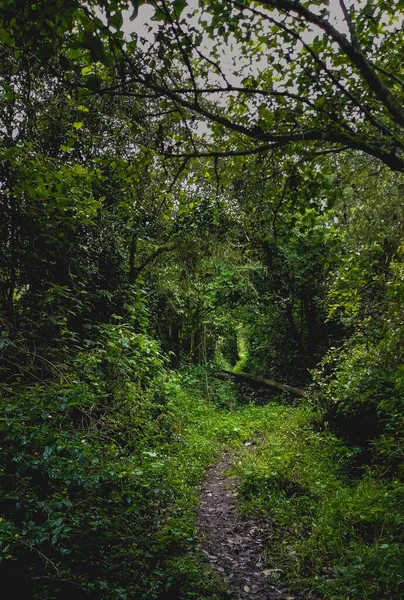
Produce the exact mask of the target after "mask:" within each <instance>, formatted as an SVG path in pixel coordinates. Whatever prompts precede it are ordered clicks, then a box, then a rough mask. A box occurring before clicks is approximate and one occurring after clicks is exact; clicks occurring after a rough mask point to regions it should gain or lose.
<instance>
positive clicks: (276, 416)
mask: <svg viewBox="0 0 404 600" xmlns="http://www.w3.org/2000/svg"><path fill="white" fill-rule="evenodd" d="M316 419H317V417H316V415H315V414H314V413H312V412H311V411H310V410H306V409H303V408H297V409H296V408H290V407H281V406H267V407H264V408H263V409H262V410H261V412H260V420H261V421H266V424H267V426H266V428H265V436H264V437H261V438H260V439H259V444H258V445H257V446H256V447H255V448H252V449H248V450H247V451H246V452H244V453H243V454H242V455H241V457H240V461H239V462H238V464H237V472H238V474H239V476H240V477H241V482H242V483H241V490H240V499H241V504H242V509H243V511H244V512H245V513H247V514H251V513H258V514H263V515H267V516H268V518H269V519H271V521H272V522H273V534H272V536H271V538H270V539H269V540H268V550H267V556H266V562H267V567H268V569H270V570H271V572H272V573H275V574H278V575H279V576H282V577H283V578H286V579H287V580H289V582H291V584H292V586H293V587H294V588H295V589H306V590H307V593H308V594H310V593H313V594H315V597H316V598H318V597H319V596H320V597H323V598H327V599H329V600H337V599H338V600H340V599H341V598H344V599H347V600H348V599H349V600H354V599H355V600H365V599H366V600H376V599H380V598H386V599H387V598H389V599H392V598H395V599H396V598H397V599H398V598H403V597H404V549H403V548H404V545H403V542H404V527H403V526H404V500H403V498H404V485H403V483H402V482H401V481H399V480H398V479H393V480H389V481H387V480H383V479H380V478H377V477H376V476H375V475H374V474H372V471H371V470H370V469H369V470H368V471H367V472H366V473H365V475H364V476H363V477H361V478H358V479H356V480H355V479H354V480H352V479H351V478H350V477H348V473H347V470H346V465H348V464H349V462H350V459H351V458H352V454H353V453H354V452H355V450H353V449H350V448H348V447H345V446H343V445H342V443H341V442H340V441H339V440H338V439H337V438H336V437H335V436H333V435H332V434H330V433H328V432H326V431H325V432H324V431H318V427H316Z"/></svg>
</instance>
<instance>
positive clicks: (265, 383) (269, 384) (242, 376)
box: [215, 369, 305, 398]
mask: <svg viewBox="0 0 404 600" xmlns="http://www.w3.org/2000/svg"><path fill="white" fill-rule="evenodd" d="M215 377H217V378H218V379H228V378H229V377H231V378H233V379H235V380H236V381H241V382H243V383H250V384H252V385H260V386H261V387H264V388H269V389H271V390H277V391H279V392H286V393H288V394H291V395H292V396H299V397H300V398H302V397H303V396H304V395H305V391H304V390H302V389H301V388H297V387H293V386H290V385H286V384H284V383H278V382H277V381H273V380H272V379H265V378H264V377H257V376H256V375H249V374H248V373H243V372H242V371H239V372H238V373H236V372H235V371H227V369H222V370H221V371H216V372H215Z"/></svg>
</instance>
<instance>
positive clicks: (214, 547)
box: [197, 455, 302, 600]
mask: <svg viewBox="0 0 404 600" xmlns="http://www.w3.org/2000/svg"><path fill="white" fill-rule="evenodd" d="M232 461H233V457H231V456H229V455H224V456H223V457H222V458H221V460H220V461H219V462H218V463H217V464H216V465H215V466H214V467H212V468H211V469H210V470H209V472H208V475H207V477H206V479H205V483H204V485H203V487H202V492H201V503H200V506H199V509H198V519H197V527H198V530H199V533H200V537H201V544H202V552H203V553H204V555H205V557H206V558H207V560H208V561H209V562H210V563H211V565H212V567H213V568H214V569H215V570H216V571H218V572H219V573H220V574H221V575H222V577H223V579H224V580H225V581H227V582H228V583H229V585H230V587H231V590H232V592H233V593H234V596H235V598H237V599H239V600H247V599H251V600H301V599H302V596H297V595H296V594H290V593H288V591H287V587H286V585H284V584H283V583H282V582H281V581H279V580H278V578H279V575H280V574H279V572H277V571H276V569H275V570H274V569H265V566H264V564H263V551H264V544H265V539H266V538H267V537H268V536H270V533H271V530H270V524H269V523H268V522H267V521H266V520H263V519H255V518H254V519H253V518H248V519H245V518H243V517H242V516H241V514H240V512H239V511H238V508H237V503H236V497H237V489H238V486H239V481H238V480H237V478H235V477H230V476H229V475H228V471H229V468H230V466H231V464H232Z"/></svg>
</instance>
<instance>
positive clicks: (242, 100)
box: [0, 0, 404, 171]
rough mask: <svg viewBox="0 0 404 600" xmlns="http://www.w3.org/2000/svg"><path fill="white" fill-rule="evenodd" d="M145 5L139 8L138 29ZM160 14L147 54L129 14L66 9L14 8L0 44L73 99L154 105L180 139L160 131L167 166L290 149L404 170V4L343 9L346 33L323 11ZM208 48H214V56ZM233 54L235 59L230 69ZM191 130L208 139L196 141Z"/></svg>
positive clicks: (91, 6) (168, 5) (161, 7)
mask: <svg viewBox="0 0 404 600" xmlns="http://www.w3.org/2000/svg"><path fill="white" fill-rule="evenodd" d="M142 3H143V2H139V1H136V2H133V3H132V6H133V10H134V15H133V16H134V17H136V14H137V10H138V8H139V5H141V4H142ZM153 6H154V7H155V18H156V20H157V21H158V27H157V30H156V31H157V32H156V37H155V39H154V40H153V43H151V44H150V47H147V48H146V49H142V45H141V44H140V43H137V42H138V39H137V38H138V36H136V35H134V36H132V38H131V39H130V38H128V36H127V35H126V38H125V35H124V29H123V12H124V8H125V4H123V3H120V2H116V1H115V2H109V3H108V5H107V7H105V6H104V5H103V3H101V2H93V3H88V4H86V5H84V4H79V5H78V6H77V5H76V4H75V3H73V2H70V3H69V2H68V3H63V9H61V10H60V15H58V17H57V19H56V20H55V22H54V23H52V22H51V21H50V19H49V18H48V17H49V14H48V13H49V10H50V9H49V6H47V7H46V6H45V7H44V6H43V5H41V4H37V5H35V7H31V8H27V7H26V6H23V7H22V8H21V7H20V6H18V7H17V11H16V13H14V12H13V11H12V10H11V7H10V8H9V9H8V12H6V11H4V10H3V15H2V17H3V28H2V31H1V32H0V35H1V38H2V40H3V43H5V44H7V45H8V46H9V47H10V48H12V49H13V51H14V54H15V55H17V56H19V55H21V52H25V53H27V51H28V49H29V51H30V52H32V53H34V54H35V53H36V54H37V55H39V56H40V57H41V60H47V61H48V62H50V63H52V64H53V63H55V61H56V62H57V64H58V69H57V70H58V72H59V77H60V78H61V79H62V80H63V81H64V82H65V84H66V85H67V86H68V87H69V89H70V90H71V92H72V93H74V94H77V93H80V94H82V95H86V94H90V95H91V94H94V93H96V94H102V95H104V94H109V95H120V96H122V95H123V96H126V97H139V96H144V95H148V96H149V97H150V98H151V100H152V101H153V102H154V103H155V104H158V103H160V105H162V106H164V107H165V110H170V111H173V113H174V114H176V115H177V118H178V120H179V121H181V123H182V125H181V126H180V130H181V135H180V134H179V132H178V131H177V133H174V132H173V131H170V130H169V129H168V130H165V128H164V127H163V128H162V131H161V134H162V135H161V136H160V138H161V139H160V143H158V144H157V148H158V150H159V151H160V152H162V153H163V154H166V155H173V154H174V155H176V156H180V157H182V159H183V158H188V157H194V156H206V155H207V156H214V157H220V156H229V155H234V154H236V155H240V154H241V155H248V154H261V153H264V152H271V151H273V150H274V149H277V148H280V147H287V148H290V149H291V152H292V153H294V154H295V156H296V157H297V156H300V157H307V155H309V156H310V157H312V156H313V155H318V154H319V153H320V154H321V153H324V152H326V153H328V152H342V151H344V150H345V149H348V148H349V149H353V150H356V151H361V152H365V153H367V154H369V155H371V156H373V157H376V158H378V159H380V160H381V161H383V162H384V163H385V164H387V165H388V166H389V167H390V168H391V169H393V170H396V171H402V170H404V154H403V150H404V139H403V126H404V108H403V93H404V91H403V88H404V80H403V77H402V76H401V72H400V71H401V69H402V64H401V60H400V56H401V54H402V50H403V47H402V46H403V42H402V36H400V30H401V21H402V19H401V18H400V17H401V16H402V12H403V3H402V2H401V1H397V2H394V3H387V2H382V1H381V0H369V1H367V2H363V3H360V4H359V5H358V4H357V3H355V4H354V3H351V4H350V5H348V4H347V3H345V2H344V0H340V2H339V10H340V18H339V22H338V24H335V22H334V21H333V19H332V15H331V6H330V3H329V2H328V1H325V0H317V1H316V2H313V3H310V5H309V4H308V3H307V2H300V1H294V0H260V1H257V2H246V3H241V2H237V1H235V0H232V1H230V2H223V1H222V0H215V1H214V2H205V1H204V2H201V3H200V7H198V8H196V9H195V8H193V7H192V6H190V5H187V3H186V2H184V1H182V2H179V1H178V0H175V1H167V0H155V2H153ZM100 9H101V17H102V18H101V17H100ZM97 10H98V12H97ZM73 23H74V25H75V27H76V28H77V29H76V31H77V32H78V35H76V38H75V41H74V44H75V48H74V49H72V48H71V47H70V48H69V44H70V45H71V31H72V24H73ZM73 29H74V28H73ZM27 32H28V33H29V35H27ZM39 34H40V35H39ZM63 34H66V36H65V38H63ZM208 38H210V39H211V40H214V44H212V42H210V46H211V50H209V51H206V50H205V49H204V45H205V43H206V42H207V41H208ZM226 46H232V47H233V51H232V56H233V57H234V56H236V57H237V58H236V59H235V61H234V64H233V66H232V67H231V68H229V67H228V66H227V67H226V68H225V67H224V66H223V60H222V59H223V52H224V51H225V49H226ZM83 61H84V63H85V64H86V65H87V66H86V67H85V68H84V69H82V65H83ZM255 61H260V67H261V66H262V68H260V69H259V72H257V71H258V70H257V69H256V68H253V63H254V62H255ZM195 119H198V120H199V121H204V122H205V123H207V124H208V125H207V126H208V127H209V128H210V129H211V133H210V134H209V135H206V133H205V135H204V134H202V135H197V133H198V131H197V130H198V128H196V127H195ZM200 131H201V129H200V127H199V132H200Z"/></svg>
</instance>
